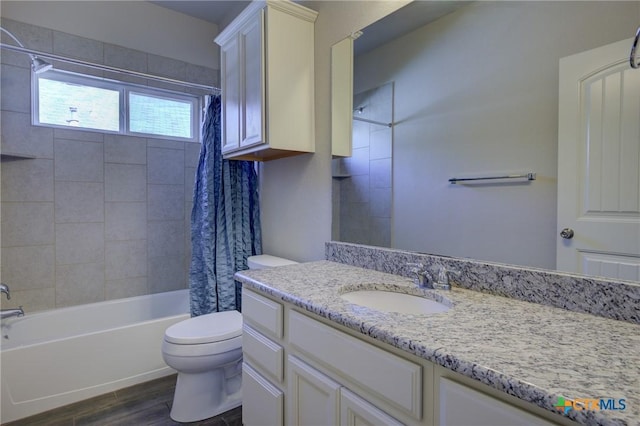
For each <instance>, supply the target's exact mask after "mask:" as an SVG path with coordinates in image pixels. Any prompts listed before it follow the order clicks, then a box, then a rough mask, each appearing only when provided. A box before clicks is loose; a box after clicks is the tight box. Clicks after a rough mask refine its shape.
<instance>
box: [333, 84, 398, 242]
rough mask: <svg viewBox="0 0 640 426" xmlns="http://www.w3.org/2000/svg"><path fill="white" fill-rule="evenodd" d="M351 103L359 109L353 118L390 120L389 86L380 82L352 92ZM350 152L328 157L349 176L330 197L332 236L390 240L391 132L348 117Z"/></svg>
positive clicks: (349, 240)
mask: <svg viewBox="0 0 640 426" xmlns="http://www.w3.org/2000/svg"><path fill="white" fill-rule="evenodd" d="M354 106H355V107H356V108H358V107H360V106H363V107H364V109H363V111H362V113H361V114H357V115H356V116H357V117H362V118H366V119H369V120H374V121H378V122H382V123H389V122H391V121H393V120H392V106H393V87H392V84H386V85H384V86H381V87H379V88H376V89H372V90H369V91H366V92H363V93H360V94H357V95H355V96H354ZM352 137H353V155H352V156H351V158H347V159H341V160H334V162H335V163H336V164H335V165H334V166H335V167H336V168H337V169H339V170H341V171H343V172H345V173H347V174H349V175H350V177H348V178H346V179H341V180H340V181H339V191H338V192H339V197H334V198H333V202H334V204H335V203H338V206H335V205H334V209H333V212H334V213H333V214H334V220H333V222H334V223H337V224H338V226H337V228H334V229H332V236H333V238H335V239H337V240H339V241H344V242H352V243H360V244H370V245H381V246H387V247H388V246H390V245H391V238H392V236H391V212H392V209H391V207H392V202H393V190H392V182H391V176H392V173H391V168H392V157H393V139H392V138H393V132H392V130H391V129H390V128H388V127H385V126H380V125H376V124H369V123H366V122H362V121H357V120H354V122H353V134H352Z"/></svg>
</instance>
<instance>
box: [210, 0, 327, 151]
mask: <svg viewBox="0 0 640 426" xmlns="http://www.w3.org/2000/svg"><path fill="white" fill-rule="evenodd" d="M316 17H317V12H315V11H313V10H311V9H308V8H305V7H303V6H300V5H298V4H296V3H293V2H291V1H288V0H267V1H254V2H252V3H251V4H250V5H249V6H248V7H247V8H246V9H245V10H244V11H243V12H242V13H241V14H240V15H238V17H237V18H236V19H235V20H234V21H233V22H232V23H231V24H229V26H227V27H226V28H225V29H224V31H222V32H221V33H220V34H219V35H218V37H216V39H215V41H216V43H217V44H219V45H220V48H221V49H220V51H221V80H222V84H221V88H222V153H223V154H224V157H225V158H229V159H241V160H255V161H264V160H272V159H276V158H282V157H288V156H291V155H297V154H303V153H308V152H314V151H315V117H314V115H315V112H314V84H315V83H314V23H315V20H316Z"/></svg>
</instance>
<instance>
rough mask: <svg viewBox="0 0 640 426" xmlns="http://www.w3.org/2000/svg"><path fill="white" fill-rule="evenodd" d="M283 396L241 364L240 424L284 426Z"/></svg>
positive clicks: (251, 369) (254, 371)
mask: <svg viewBox="0 0 640 426" xmlns="http://www.w3.org/2000/svg"><path fill="white" fill-rule="evenodd" d="M283 407H284V394H283V393H282V391H280V389H278V388H277V387H275V386H273V385H272V384H271V383H269V381H268V380H267V379H265V378H264V377H262V376H261V375H260V373H258V372H257V371H256V370H254V369H253V368H251V366H249V364H247V363H246V362H245V363H242V423H243V424H244V425H245V426H253V425H255V426H260V425H273V426H282V425H284V408H283Z"/></svg>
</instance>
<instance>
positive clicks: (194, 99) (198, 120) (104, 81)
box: [31, 69, 204, 143]
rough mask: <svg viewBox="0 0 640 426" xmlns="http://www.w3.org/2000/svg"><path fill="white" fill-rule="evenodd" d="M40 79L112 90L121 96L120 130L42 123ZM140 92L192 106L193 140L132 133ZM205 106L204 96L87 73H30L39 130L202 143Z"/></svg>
mask: <svg viewBox="0 0 640 426" xmlns="http://www.w3.org/2000/svg"><path fill="white" fill-rule="evenodd" d="M40 78H46V79H50V80H56V81H62V82H66V83H71V84H78V85H82V86H89V87H96V88H100V89H109V90H113V91H117V92H118V93H119V95H118V96H119V101H118V107H119V114H118V130H117V131H111V130H103V129H92V128H88V127H75V126H64V125H59V124H50V123H41V122H40V99H39V93H40V89H39V87H40V86H39V81H40ZM130 93H138V94H140V95H143V96H151V97H157V98H160V99H167V100H174V101H179V102H187V103H190V104H191V106H192V108H193V110H192V114H191V135H192V137H190V138H186V137H180V136H171V135H162V134H156V133H143V132H133V131H131V130H130V118H131V117H130V108H129V94H130ZM203 104H204V96H201V95H194V94H190V93H185V92H177V91H174V90H168V89H163V88H158V87H154V86H144V85H141V84H134V83H127V82H124V81H120V80H113V79H108V78H104V77H97V76H92V75H87V74H80V73H75V72H70V71H65V70H59V69H56V70H50V71H46V72H44V73H41V74H35V73H31V124H32V125H34V126H40V127H52V128H57V129H67V130H79V131H84V132H98V133H105V134H119V135H126V136H136V137H144V138H153V139H165V140H179V141H185V142H198V143H199V142H200V128H201V127H202V114H201V113H200V112H201V111H202V105H203Z"/></svg>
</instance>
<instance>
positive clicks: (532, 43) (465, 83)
mask: <svg viewBox="0 0 640 426" xmlns="http://www.w3.org/2000/svg"><path fill="white" fill-rule="evenodd" d="M639 14H640V3H639V2H609V1H606V2H474V3H472V4H471V5H468V6H466V7H463V8H461V9H459V10H457V11H456V12H454V13H452V14H450V15H447V16H445V17H443V18H441V19H440V20H438V21H436V22H434V23H432V24H429V25H427V26H425V27H422V28H421V29H418V30H416V31H414V32H412V33H410V34H408V35H406V36H404V37H402V38H400V39H397V40H396V41H394V42H392V43H389V44H388V45H385V46H383V47H382V48H379V49H378V50H377V51H375V52H372V53H370V54H367V55H363V56H361V57H358V58H357V61H356V66H355V69H356V71H355V72H356V79H355V86H356V91H361V90H365V89H367V88H371V87H376V86H378V85H380V84H382V83H386V82H389V81H393V82H394V84H395V120H396V123H398V124H397V125H396V126H395V128H394V153H393V154H394V158H393V161H394V165H393V181H394V200H393V215H392V216H393V233H394V241H393V247H396V248H401V249H407V250H416V251H420V252H428V253H436V254H443V255H451V256H459V257H469V258H474V259H481V260H489V261H499V262H505V263H513V264H518V265H527V266H536V267H543V268H550V269H554V268H555V248H556V240H557V238H558V231H557V230H556V179H557V168H558V164H557V159H556V156H557V139H558V119H557V116H558V61H559V59H560V58H561V57H564V56H568V55H571V54H574V53H578V52H581V51H584V50H588V49H592V48H595V47H599V46H602V45H605V44H608V43H612V42H615V41H618V40H622V39H626V38H629V37H631V36H632V35H633V34H634V33H635V29H636V27H637V25H638V16H639ZM365 34H366V33H365ZM519 171H527V172H528V171H532V172H536V173H537V175H538V179H537V180H536V181H534V182H532V183H530V184H524V185H523V184H508V185H474V186H463V185H450V184H449V183H448V179H449V178H451V177H454V176H457V177H461V176H460V175H463V176H464V175H466V176H474V175H485V174H491V173H499V174H500V173H503V172H519ZM463 176H462V177H463Z"/></svg>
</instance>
